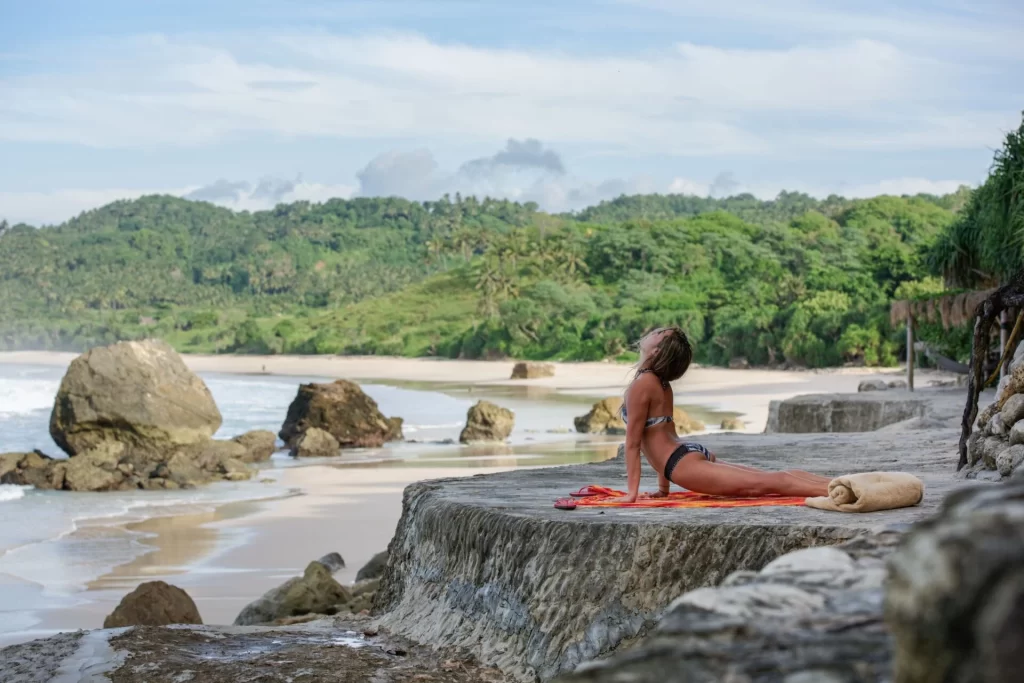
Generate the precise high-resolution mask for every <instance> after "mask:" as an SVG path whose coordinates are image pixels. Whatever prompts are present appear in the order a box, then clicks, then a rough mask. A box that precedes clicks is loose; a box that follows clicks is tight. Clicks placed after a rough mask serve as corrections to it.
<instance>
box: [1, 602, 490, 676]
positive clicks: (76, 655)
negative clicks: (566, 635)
mask: <svg viewBox="0 0 1024 683" xmlns="http://www.w3.org/2000/svg"><path fill="white" fill-rule="evenodd" d="M369 626H370V625H369V623H368V621H367V620H366V619H362V618H355V617H351V618H346V619H337V618H334V619H320V620H317V621H313V622H309V623H303V624H299V625H294V626H274V627H258V626H246V627H237V626H176V627H173V628H166V627H154V626H140V627H136V628H132V629H127V630H121V629H118V630H108V631H89V632H82V631H79V632H75V633H61V634H59V635H56V636H51V637H50V638H46V639H43V640H35V641H31V642H28V643H21V644H19V645H11V646H10V647H7V648H4V649H0V680H3V681H4V683H50V681H54V682H57V681H60V682H62V683H64V682H71V681H74V682H76V683H86V682H89V683H100V682H101V681H103V682H106V681H109V682H110V683H240V682H242V681H250V682H254V683H255V682H259V683H306V682H314V681H315V682H317V683H320V682H323V683H364V682H370V681H372V682H373V683H408V682H410V681H415V683H501V682H503V681H505V680H506V679H505V677H504V676H502V675H501V673H500V672H498V671H496V670H494V669H489V668H484V667H482V666H480V665H479V664H478V663H476V662H474V661H472V660H470V659H467V658H466V657H464V656H462V655H461V654H460V653H457V652H452V651H436V650H434V649H433V648H430V647H424V646H420V645H416V644H415V643H411V642H409V641H406V640H403V639H401V638H395V637H392V636H390V635H388V634H386V633H379V634H376V635H372V636H369V635H363V632H364V631H366V630H367V629H368V628H369Z"/></svg>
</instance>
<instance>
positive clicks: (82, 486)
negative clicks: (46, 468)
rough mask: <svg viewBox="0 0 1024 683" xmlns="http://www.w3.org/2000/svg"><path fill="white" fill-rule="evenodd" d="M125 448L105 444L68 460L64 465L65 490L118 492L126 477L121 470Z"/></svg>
mask: <svg viewBox="0 0 1024 683" xmlns="http://www.w3.org/2000/svg"><path fill="white" fill-rule="evenodd" d="M124 450H125V447H124V445H123V444H118V443H104V444H101V445H99V446H97V447H96V448H93V449H91V450H88V451H85V452H83V453H79V454H78V455H76V456H75V457H73V458H68V461H67V463H64V484H63V487H62V488H64V489H66V490H68V491H116V490H118V489H120V488H121V487H122V484H123V483H124V481H125V478H126V476H130V473H126V472H125V471H124V470H122V469H119V466H120V465H121V456H122V455H124Z"/></svg>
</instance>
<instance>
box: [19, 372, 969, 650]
mask: <svg viewBox="0 0 1024 683" xmlns="http://www.w3.org/2000/svg"><path fill="white" fill-rule="evenodd" d="M74 357H75V354H65V353H48V352H20V353H2V354H0V364H13V365H36V366H50V367H63V366H66V365H67V364H68V363H69V362H70V361H71V360H73V359H74ZM184 358H185V361H186V363H187V364H188V365H189V366H190V367H191V368H192V369H193V370H194V371H197V372H201V373H220V374H227V375H267V376H275V377H295V378H296V379H297V380H298V378H302V379H303V380H304V381H305V380H307V379H308V378H318V377H319V378H349V379H354V380H357V381H361V382H364V383H366V384H370V383H379V384H391V385H394V386H403V385H404V386H410V387H415V388H416V389H417V390H422V391H427V392H441V393H446V392H447V393H449V394H457V395H460V396H462V397H463V398H466V399H469V400H476V399H475V398H473V397H474V396H481V397H484V396H486V397H488V398H491V400H496V401H497V402H499V403H500V402H501V400H502V399H503V398H504V399H505V400H507V401H509V402H510V404H511V403H512V402H513V401H514V402H516V403H517V404H518V405H519V406H520V409H519V410H520V412H518V413H517V415H521V416H522V421H523V422H524V424H523V425H522V426H523V427H524V428H526V431H527V432H534V431H535V432H537V433H536V434H530V435H529V436H526V437H521V438H523V439H525V440H523V441H520V442H519V443H518V445H516V444H512V445H492V446H474V447H468V448H467V447H459V446H448V447H438V446H433V447H431V448H433V449H434V450H431V451H429V452H427V453H426V454H424V453H419V452H415V453H414V454H413V455H412V456H409V457H407V456H402V458H400V459H388V458H387V457H385V458H382V459H376V460H375V459H374V458H373V457H371V458H368V459H362V458H363V456H359V455H357V454H346V455H344V456H342V457H341V458H340V459H332V460H331V461H330V462H324V463H314V464H306V463H303V464H302V465H301V466H291V467H287V466H286V467H281V466H280V465H278V466H276V467H273V468H271V469H268V470H264V471H263V472H261V473H260V474H259V475H258V476H257V479H260V478H266V479H267V480H269V481H270V482H272V483H273V490H275V491H282V490H290V491H292V492H293V493H294V495H290V496H284V497H281V496H278V497H276V498H273V499H269V500H263V501H255V502H254V501H251V500H249V501H244V502H233V503H228V504H223V505H218V506H216V507H210V506H205V507H192V508H188V509H182V510H180V511H177V512H175V513H174V514H172V515H168V514H164V515H163V516H158V517H152V518H149V519H145V520H143V521H139V519H138V518H133V519H130V520H125V521H123V522H121V521H119V520H117V519H106V520H102V521H101V522H99V523H96V524H89V525H85V526H84V527H82V528H80V529H78V530H77V531H76V532H75V534H78V535H80V536H81V538H85V539H87V540H89V541H90V542H91V541H95V542H96V543H104V542H109V541H111V540H119V541H121V542H124V541H125V539H126V538H128V540H129V541H130V542H132V543H135V544H138V546H139V548H140V552H139V553H138V554H137V556H136V557H135V558H134V559H132V560H131V561H129V562H124V563H122V564H119V565H118V566H115V567H112V568H111V569H110V570H109V571H106V572H105V573H104V574H103V575H102V576H99V577H98V578H95V579H92V580H90V581H88V584H87V585H86V586H85V590H82V591H79V592H73V593H71V594H63V595H52V594H48V593H47V592H46V591H44V590H43V588H42V587H41V586H40V585H38V584H36V583H34V582H33V581H31V580H30V577H29V578H26V577H25V576H20V577H16V576H11V575H4V574H2V573H0V591H3V593H4V594H6V595H12V596H13V595H17V596H18V598H17V600H12V601H5V602H10V603H11V604H5V605H4V607H5V608H8V609H7V614H9V615H14V616H15V617H17V618H24V621H25V624H24V628H21V629H20V630H18V631H17V632H15V633H12V632H8V633H7V634H0V646H2V645H5V644H9V643H11V642H18V641H23V640H28V639H31V638H36V637H43V636H46V635H50V634H52V633H54V632H57V631H65V630H73V629H79V628H96V627H98V626H100V625H101V624H102V621H103V618H104V617H105V616H106V615H107V614H109V613H110V612H111V611H112V610H113V608H114V607H115V606H116V604H117V603H118V602H119V601H120V599H121V597H122V596H123V595H124V594H126V593H127V592H129V591H131V590H133V589H134V588H135V586H137V585H138V584H139V583H140V582H143V581H148V580H154V579H162V580H166V581H168V582H170V583H173V584H175V585H178V586H180V587H182V588H184V589H185V590H186V591H187V592H188V593H189V594H190V595H191V596H192V597H193V599H194V600H195V601H196V603H197V605H198V607H199V610H200V613H201V614H202V616H203V619H204V621H205V622H206V623H212V624H226V623H231V622H232V621H233V620H234V618H235V616H236V615H237V614H238V612H239V611H240V610H241V609H242V607H244V606H245V605H246V604H247V603H249V602H250V601H252V600H254V599H256V598H257V597H259V596H260V595H261V594H262V593H264V592H265V591H266V590H268V589H270V588H272V587H274V586H277V585H279V584H281V583H282V582H284V581H285V580H286V579H288V578H290V577H292V576H295V575H297V574H299V573H301V571H302V569H303V568H304V567H305V565H306V564H308V563H309V562H310V561H311V560H314V559H317V558H318V557H321V556H322V555H324V554H326V553H329V552H335V551H336V552H339V553H340V554H341V555H342V556H343V557H344V558H345V561H346V563H347V567H346V568H345V569H344V570H343V571H341V572H339V574H338V577H337V578H338V579H339V580H340V581H342V582H343V583H344V582H350V581H352V580H354V578H355V574H356V572H357V571H358V570H359V568H360V567H362V565H363V564H364V563H365V562H366V561H367V560H369V559H370V557H372V556H373V555H374V554H375V553H377V552H380V551H382V550H384V549H386V547H387V545H388V542H389V540H390V539H391V536H392V534H393V533H394V530H395V526H396V524H397V522H398V519H399V517H400V515H401V503H402V492H403V490H404V488H405V487H406V486H408V485H409V484H410V483H413V482H416V481H422V480H427V479H440V478H448V477H462V476H472V475H475V474H483V473H488V472H499V471H505V470H508V469H513V468H522V467H536V466H546V465H552V464H561V463H567V462H592V461H597V460H602V459H606V458H608V457H612V456H613V455H614V453H615V449H616V447H617V440H616V438H614V437H596V438H591V437H587V438H579V437H577V436H576V435H574V434H563V435H558V434H551V433H546V434H543V433H541V432H544V431H545V430H543V429H537V430H534V429H530V426H531V425H530V424H529V423H530V422H531V420H538V419H540V416H542V415H543V414H544V413H545V412H547V413H550V412H552V410H553V409H554V410H555V411H558V412H560V414H561V413H564V417H563V418H561V419H566V420H568V421H569V423H570V424H571V415H575V414H582V413H583V412H586V408H587V405H588V404H589V402H590V400H591V399H599V398H604V397H606V396H612V395H620V394H621V393H622V391H623V388H624V387H625V385H626V383H627V382H628V380H629V379H630V377H631V368H630V366H628V365H624V364H616V363H559V364H556V367H555V374H554V376H553V377H550V378H544V379H536V380H528V381H522V380H510V379H509V376H510V374H511V370H512V366H513V363H512V362H511V361H493V362H491V361H460V360H439V359H408V358H381V357H358V358H355V357H293V356H267V357H263V356H185V357H184ZM902 376H903V374H902V371H901V370H899V369H896V368H893V369H883V370H879V369H865V368H844V369H836V370H829V371H820V372H812V371H802V372H792V371H775V370H731V369H722V368H702V367H695V368H693V369H691V370H690V372H688V373H687V375H686V376H685V378H684V379H683V380H682V381H681V382H679V383H677V384H676V386H675V389H676V402H677V403H678V404H680V405H683V406H690V407H692V408H693V409H694V410H699V411H701V412H702V413H706V414H705V415H702V414H701V413H698V414H697V415H695V416H697V417H700V418H701V419H705V420H706V421H708V423H709V427H710V428H712V429H714V428H716V427H717V423H716V422H713V421H712V420H714V419H720V418H716V417H715V416H716V415H718V414H722V413H728V414H731V415H738V416H739V417H740V418H741V419H742V420H743V421H744V422H745V423H746V431H748V432H760V431H762V430H763V428H764V424H765V421H766V419H767V414H768V405H769V403H770V401H772V400H775V399H785V398H788V397H791V396H795V395H798V394H805V393H819V392H852V391H856V390H857V385H858V384H859V383H860V382H861V381H862V380H864V379H865V378H870V377H881V378H885V379H896V378H899V377H902ZM948 378H949V376H946V375H942V374H941V373H935V372H928V371H925V372H921V373H920V374H919V375H918V384H919V385H921V386H925V385H927V384H928V383H929V382H930V381H933V380H939V379H948ZM429 395H430V394H427V395H426V396H429ZM434 396H437V394H434ZM423 400H430V399H429V398H424V399H423ZM553 402H557V405H556V403H553ZM530 406H533V407H532V408H530ZM527 408H529V409H527ZM282 417H283V415H282ZM275 419H280V418H278V417H275ZM517 422H519V421H518V420H517ZM538 424H539V423H538ZM266 428H271V429H276V428H277V425H275V424H267V425H266ZM534 437H537V440H534ZM541 437H543V438H541ZM403 446H404V447H405V448H410V447H411V448H412V449H413V451H415V450H416V448H418V447H417V446H415V445H414V444H404V445H403ZM361 459H362V460H361ZM382 460H383V461H382ZM586 483H592V482H581V485H582V484H586ZM268 490H270V489H269V488H268ZM97 495H107V494H97ZM61 561H66V562H69V563H73V562H74V558H73V557H67V558H64V557H62V558H61ZM62 571H63V572H64V573H66V574H69V575H72V576H73V575H74V571H75V570H74V567H73V566H72V565H71V564H69V565H68V566H67V567H66V568H62ZM19 610H20V611H19Z"/></svg>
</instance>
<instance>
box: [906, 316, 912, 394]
mask: <svg viewBox="0 0 1024 683" xmlns="http://www.w3.org/2000/svg"><path fill="white" fill-rule="evenodd" d="M907 389H908V390H910V391H913V390H914V314H913V313H908V314H907Z"/></svg>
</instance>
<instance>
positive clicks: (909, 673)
mask: <svg viewBox="0 0 1024 683" xmlns="http://www.w3.org/2000/svg"><path fill="white" fill-rule="evenodd" d="M885 616H886V622H887V623H888V625H889V628H890V630H891V632H892V640H893V644H894V645H895V668H894V674H895V675H894V677H893V680H894V681H896V683H930V682H931V681H959V682H961V683H987V682H990V681H991V682H996V681H1017V680H1020V653H1021V652H1022V651H1024V482H1018V481H1011V482H1009V483H1007V484H1004V485H1001V486H987V487H976V488H969V489H966V490H963V491H959V492H957V493H954V494H952V495H950V496H949V498H948V499H947V500H946V502H945V504H944V506H943V509H942V510H941V511H940V513H939V514H938V515H937V516H936V517H935V518H933V519H931V520H928V521H926V522H924V523H921V524H918V525H917V526H916V527H914V528H913V529H912V530H911V531H910V532H909V533H908V535H907V536H906V538H905V539H904V541H903V543H902V545H901V547H900V549H899V550H898V551H897V553H895V554H894V555H893V556H892V558H891V559H890V561H889V583H888V587H887V590H886V599H885Z"/></svg>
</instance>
